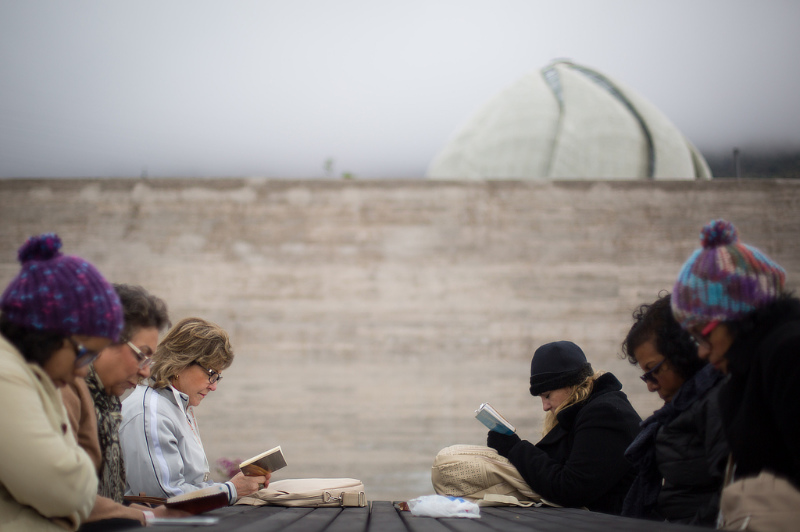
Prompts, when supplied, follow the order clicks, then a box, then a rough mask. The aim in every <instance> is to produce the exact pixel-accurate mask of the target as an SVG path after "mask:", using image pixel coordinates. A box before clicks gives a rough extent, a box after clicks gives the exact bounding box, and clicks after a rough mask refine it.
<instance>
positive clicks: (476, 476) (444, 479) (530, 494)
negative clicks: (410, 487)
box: [431, 445, 558, 506]
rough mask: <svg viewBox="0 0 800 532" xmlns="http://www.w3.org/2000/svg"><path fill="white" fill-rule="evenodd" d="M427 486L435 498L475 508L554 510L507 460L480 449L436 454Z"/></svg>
mask: <svg viewBox="0 0 800 532" xmlns="http://www.w3.org/2000/svg"><path fill="white" fill-rule="evenodd" d="M431 482H432V483H433V489H434V490H435V491H436V493H437V494H439V495H448V496H454V497H462V498H464V499H467V500H469V501H472V502H476V503H478V505H479V506H506V505H514V506H534V505H535V506H541V504H542V503H545V504H548V505H551V506H558V505H556V504H551V503H549V502H547V501H544V500H543V499H542V498H541V497H540V496H539V495H538V494H537V493H536V492H535V491H533V490H532V489H531V487H530V486H528V484H527V483H526V482H525V480H523V478H522V475H520V473H519V471H517V468H515V467H514V466H513V465H512V464H511V462H509V461H508V459H507V458H505V457H503V456H500V455H499V454H497V451H495V450H494V449H492V448H491V447H486V446H482V445H452V446H450V447H445V448H444V449H442V450H441V451H439V453H438V454H437V455H436V458H434V461H433V468H432V469H431Z"/></svg>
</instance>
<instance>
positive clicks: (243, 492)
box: [231, 473, 271, 497]
mask: <svg viewBox="0 0 800 532" xmlns="http://www.w3.org/2000/svg"><path fill="white" fill-rule="evenodd" d="M270 476H271V475H270V474H269V473H267V474H266V475H265V476H260V477H247V476H245V475H244V473H237V474H236V476H234V477H233V478H232V479H231V482H233V485H234V487H235V488H236V495H237V496H238V497H246V496H247V495H250V494H251V493H255V492H257V491H258V490H259V489H261V486H260V484H263V485H264V486H263V487H265V488H266V487H267V486H269V478H270Z"/></svg>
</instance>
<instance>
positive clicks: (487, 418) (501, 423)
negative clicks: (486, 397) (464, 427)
mask: <svg viewBox="0 0 800 532" xmlns="http://www.w3.org/2000/svg"><path fill="white" fill-rule="evenodd" d="M475 418H476V419H477V420H478V421H480V422H481V423H483V424H484V425H486V427H487V428H488V429H489V430H493V431H495V432H499V433H500V434H507V435H511V434H514V433H515V432H516V431H517V429H515V428H514V425H512V424H511V423H509V422H508V421H506V419H505V418H504V417H503V416H501V415H500V413H499V412H498V411H497V410H495V409H494V408H492V405H490V404H489V403H483V404H482V405H481V406H479V407H478V409H477V410H476V411H475Z"/></svg>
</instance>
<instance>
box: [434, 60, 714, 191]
mask: <svg viewBox="0 0 800 532" xmlns="http://www.w3.org/2000/svg"><path fill="white" fill-rule="evenodd" d="M427 177H428V178H431V179H542V180H544V179H598V178H600V179H648V178H649V179H659V178H670V179H674V178H681V179H709V178H711V171H710V170H709V168H708V164H707V163H706V161H705V159H703V156H702V155H701V154H700V152H699V151H698V150H697V149H696V148H695V147H694V146H693V145H692V143H691V142H689V141H688V140H687V139H686V137H684V136H683V134H682V133H681V132H680V131H679V130H678V128H677V127H675V125H674V124H673V123H672V122H671V121H670V120H669V119H668V118H667V117H666V116H665V115H664V114H663V113H662V112H661V111H659V110H658V109H657V108H656V107H655V106H654V105H653V104H652V103H650V102H649V101H647V100H646V99H645V98H643V97H642V96H640V95H639V94H637V93H636V92H634V91H633V90H631V89H630V88H628V87H626V86H625V85H623V84H622V83H619V82H618V81H616V80H613V79H611V78H609V77H608V76H606V75H604V74H601V73H600V72H598V71H596V70H593V69H590V68H587V67H585V66H581V65H578V64H576V63H573V62H570V61H555V62H553V63H551V64H549V65H547V66H546V67H544V68H542V69H541V70H540V71H538V72H534V73H531V74H528V75H526V76H525V77H523V78H522V79H520V80H518V81H517V82H516V83H514V84H513V85H511V86H510V87H508V88H506V89H505V90H503V91H502V92H501V93H500V94H498V95H497V96H495V97H494V98H492V99H491V100H489V101H488V102H487V103H486V104H485V105H484V106H483V107H482V108H481V109H480V110H479V111H478V112H477V113H476V114H475V115H474V116H473V117H472V118H471V119H469V120H468V121H467V122H466V124H465V125H464V126H463V127H462V128H461V129H460V130H459V131H458V132H457V133H456V134H455V136H454V137H453V138H452V139H451V140H450V141H449V142H448V143H447V145H445V147H444V148H443V149H442V150H441V152H439V154H438V155H437V156H436V157H435V158H434V160H433V161H432V162H431V164H430V166H429V168H428V174H427Z"/></svg>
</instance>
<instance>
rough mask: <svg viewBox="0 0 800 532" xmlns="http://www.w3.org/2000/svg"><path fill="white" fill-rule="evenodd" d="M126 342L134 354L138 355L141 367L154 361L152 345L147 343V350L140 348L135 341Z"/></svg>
mask: <svg viewBox="0 0 800 532" xmlns="http://www.w3.org/2000/svg"><path fill="white" fill-rule="evenodd" d="M125 343H126V344H127V346H128V347H130V348H131V351H133V354H134V355H136V359H137V360H138V361H139V369H144V368H146V367H148V366H150V364H152V363H153V359H152V358H150V357H152V356H153V352H152V351H150V346H147V345H146V346H144V349H146V350H147V351H144V350H143V349H139V348H138V347H136V346H135V345H133V342H125Z"/></svg>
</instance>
